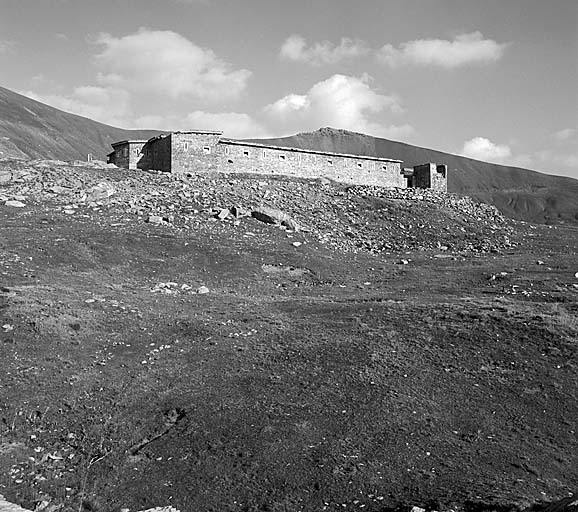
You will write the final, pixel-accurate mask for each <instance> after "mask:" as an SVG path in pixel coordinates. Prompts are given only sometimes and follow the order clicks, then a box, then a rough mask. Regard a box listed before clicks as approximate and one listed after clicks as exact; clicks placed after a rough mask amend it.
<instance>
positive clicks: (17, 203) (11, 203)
mask: <svg viewBox="0 0 578 512" xmlns="http://www.w3.org/2000/svg"><path fill="white" fill-rule="evenodd" d="M4 205H5V206H12V207H13V208H24V207H25V206H26V205H25V204H24V203H23V202H22V201H16V200H14V199H12V200H10V201H6V202H5V203H4Z"/></svg>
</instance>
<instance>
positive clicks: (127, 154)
mask: <svg viewBox="0 0 578 512" xmlns="http://www.w3.org/2000/svg"><path fill="white" fill-rule="evenodd" d="M144 145H145V142H136V141H128V142H126V143H124V144H119V145H118V146H115V147H114V157H113V158H114V163H115V165H117V166H118V167H124V168H125V169H137V168H139V166H138V162H139V160H140V158H141V156H142V154H141V152H142V148H143V146H144Z"/></svg>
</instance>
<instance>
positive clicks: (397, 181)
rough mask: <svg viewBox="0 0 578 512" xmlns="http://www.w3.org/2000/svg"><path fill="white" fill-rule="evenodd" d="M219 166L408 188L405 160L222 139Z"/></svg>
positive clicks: (261, 172)
mask: <svg viewBox="0 0 578 512" xmlns="http://www.w3.org/2000/svg"><path fill="white" fill-rule="evenodd" d="M216 149H217V151H216V167H217V169H218V170H219V171H221V172H230V173H235V172H237V173H259V174H283V175H287V176H296V177H302V178H320V177H326V178H330V179H333V180H335V181H339V182H342V183H351V184H364V185H377V186H382V187H391V188H393V187H399V188H405V187H406V181H405V178H404V176H403V174H402V172H401V163H400V162H395V161H389V160H385V159H372V158H364V157H361V156H360V157H355V156H344V155H333V154H322V153H313V152H304V151H301V150H298V149H295V148H270V147H263V146H260V145H256V144H255V145H253V144H239V143H238V142H234V143H233V142H230V141H226V140H221V141H220V142H219V144H218V146H217V148H216Z"/></svg>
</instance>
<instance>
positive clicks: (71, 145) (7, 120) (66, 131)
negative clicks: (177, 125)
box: [0, 87, 159, 160]
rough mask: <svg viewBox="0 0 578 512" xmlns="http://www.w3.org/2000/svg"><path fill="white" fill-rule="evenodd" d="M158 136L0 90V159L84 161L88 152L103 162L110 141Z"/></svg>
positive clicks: (0, 88) (108, 150) (110, 149)
mask: <svg viewBox="0 0 578 512" xmlns="http://www.w3.org/2000/svg"><path fill="white" fill-rule="evenodd" d="M158 133H159V132H158V131H151V130H123V129H120V128H114V127H112V126H108V125H105V124H102V123H97V122H96V121H92V120H90V119H87V118H85V117H81V116H77V115H74V114H69V113H66V112H62V111H61V110H58V109H56V108H53V107H49V106H48V105H44V104H43V103H40V102H38V101H35V100H32V99H30V98H27V97H26V96H22V95H21V94H17V93H15V92H12V91H10V90H8V89H5V88H3V87H0V157H9V156H12V157H23V158H55V159H63V160H73V159H79V160H86V158H87V155H88V154H89V153H90V154H92V155H93V156H94V157H95V158H98V159H101V160H102V159H104V157H105V156H106V155H107V154H108V153H110V152H111V151H112V148H111V146H110V144H111V142H116V141H119V140H125V139H148V138H150V137H152V136H154V135H157V134H158Z"/></svg>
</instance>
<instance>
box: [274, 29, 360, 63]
mask: <svg viewBox="0 0 578 512" xmlns="http://www.w3.org/2000/svg"><path fill="white" fill-rule="evenodd" d="M369 52H370V49H369V48H368V46H367V45H366V43H365V42H364V41H362V40H360V39H350V38H347V37H344V38H342V39H341V42H340V43H339V45H335V44H333V43H331V42H329V41H322V42H318V43H314V44H313V45H311V46H309V47H308V46H307V41H306V40H305V38H303V37H302V36H300V35H297V34H294V35H292V36H289V37H288V38H287V39H286V40H285V42H284V43H283V45H282V46H281V51H280V52H279V54H280V56H281V57H282V58H283V59H286V60H292V61H295V62H307V63H309V64H313V65H317V66H318V65H321V64H335V63H337V62H340V61H341V60H344V59H350V58H355V57H359V56H362V55H366V54H368V53H369Z"/></svg>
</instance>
